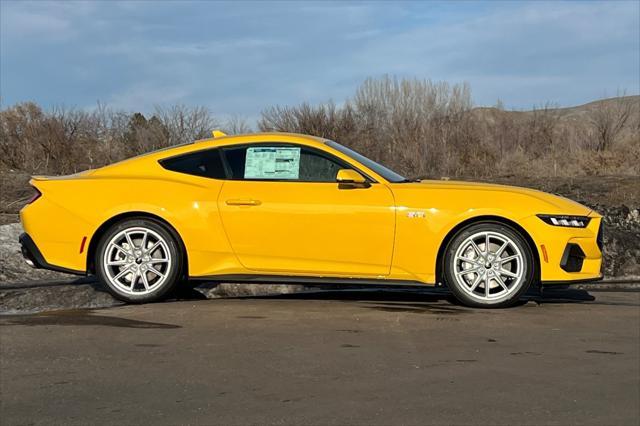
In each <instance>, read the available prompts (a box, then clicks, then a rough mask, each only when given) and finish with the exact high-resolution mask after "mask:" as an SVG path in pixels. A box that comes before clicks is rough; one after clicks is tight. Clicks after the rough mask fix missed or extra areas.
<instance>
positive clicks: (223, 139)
mask: <svg viewBox="0 0 640 426" xmlns="http://www.w3.org/2000/svg"><path fill="white" fill-rule="evenodd" d="M253 142H295V143H302V144H304V145H309V146H316V147H321V146H324V144H325V142H326V139H324V138H321V137H318V136H311V135H304V134H301V133H285V132H261V133H246V134H242V135H225V136H220V137H211V138H206V139H200V140H197V141H195V142H194V144H193V145H189V146H193V147H194V150H196V149H201V148H202V147H204V146H207V147H208V146H210V147H215V146H225V145H236V144H244V143H253Z"/></svg>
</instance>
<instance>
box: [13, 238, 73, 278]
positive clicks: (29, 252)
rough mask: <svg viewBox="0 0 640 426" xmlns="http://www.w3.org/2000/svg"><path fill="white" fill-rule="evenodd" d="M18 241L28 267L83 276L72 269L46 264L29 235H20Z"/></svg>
mask: <svg viewBox="0 0 640 426" xmlns="http://www.w3.org/2000/svg"><path fill="white" fill-rule="evenodd" d="M18 241H19V242H20V250H21V251H22V257H24V260H25V262H27V264H28V265H29V266H32V267H34V268H37V269H49V270H51V271H57V272H64V273H66V274H75V275H85V272H84V271H76V270H74V269H68V268H63V267H61V266H56V265H52V264H50V263H48V262H47V261H46V260H45V258H44V256H42V253H41V252H40V250H39V249H38V246H37V245H36V243H34V242H33V239H31V237H30V236H29V234H26V233H23V234H21V235H20V237H18Z"/></svg>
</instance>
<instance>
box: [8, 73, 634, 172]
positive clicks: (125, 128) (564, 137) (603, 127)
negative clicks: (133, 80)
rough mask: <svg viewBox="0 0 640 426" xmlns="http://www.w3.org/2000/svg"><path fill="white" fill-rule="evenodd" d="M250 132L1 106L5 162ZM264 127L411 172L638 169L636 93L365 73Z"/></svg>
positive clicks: (20, 166)
mask: <svg viewBox="0 0 640 426" xmlns="http://www.w3.org/2000/svg"><path fill="white" fill-rule="evenodd" d="M219 127H221V128H223V130H226V131H227V132H229V133H246V132H251V131H253V129H252V128H251V126H249V125H248V124H247V123H246V121H244V120H242V119H239V118H237V117H234V118H232V119H230V120H227V121H225V122H221V121H220V120H218V119H217V118H216V117H214V116H213V115H212V113H211V112H210V111H209V110H208V109H207V108H205V107H200V106H196V107H189V106H184V105H175V106H172V107H157V108H156V109H155V111H154V112H153V113H152V114H148V115H147V116H145V115H143V114H141V113H139V112H135V113H131V112H126V111H119V110H113V109H111V108H108V107H106V106H104V105H101V104H99V105H98V106H97V108H95V109H92V110H82V109H74V108H62V107H57V108H52V109H50V110H46V111H45V110H43V109H42V108H41V107H40V106H38V105H37V104H35V103H32V102H25V103H19V104H16V105H13V106H10V107H7V108H5V109H3V110H2V111H0V167H3V168H9V169H13V170H19V171H24V172H27V173H29V174H67V173H74V172H77V171H80V170H84V169H88V168H96V167H100V166H103V165H105V164H109V163H112V162H115V161H118V160H122V159H125V158H128V157H131V156H134V155H138V154H142V153H145V152H149V151H153V150H156V149H159V148H164V147H168V146H172V145H176V144H181V143H188V142H191V141H193V140H197V139H201V138H205V137H208V136H209V135H210V131H211V130H212V129H214V128H219ZM257 130H259V131H283V132H297V133H306V134H311V135H316V136H321V137H325V138H328V139H332V140H335V141H337V142H340V143H342V144H343V145H346V146H349V147H351V148H353V149H355V150H356V151H359V152H361V153H363V154H365V155H367V156H368V157H370V158H372V159H374V160H376V161H379V162H381V163H382V164H385V165H386V166H388V167H390V168H392V169H394V170H397V171H398V172H400V173H402V174H404V175H406V176H408V177H436V178H440V177H443V176H447V177H492V176H501V177H504V176H524V175H526V176H550V175H553V176H575V175H590V174H593V175H601V174H632V175H639V174H640V97H638V96H634V97H629V96H621V97H617V98H613V99H608V100H603V101H598V102H593V103H591V104H588V105H585V106H582V107H577V108H556V107H554V106H553V105H550V104H546V105H542V106H539V107H536V108H534V109H533V110H532V111H506V110H505V109H504V107H503V106H502V105H501V104H500V103H498V105H496V106H495V107H491V108H474V106H473V102H472V98H471V90H470V87H469V85H468V84H466V83H461V84H453V85H451V84H448V83H446V82H433V81H430V80H420V79H397V78H393V77H382V78H378V79H367V80H366V81H365V82H363V84H362V85H361V86H360V87H358V89H357V90H356V91H355V93H354V95H353V96H352V97H350V98H349V99H347V100H346V101H345V102H344V103H343V104H341V105H340V106H338V105H336V104H335V103H333V102H327V103H323V104H317V105H311V104H307V103H303V104H300V105H295V106H274V107H270V108H267V109H265V110H264V111H263V112H262V114H261V117H260V119H259V121H258V123H257Z"/></svg>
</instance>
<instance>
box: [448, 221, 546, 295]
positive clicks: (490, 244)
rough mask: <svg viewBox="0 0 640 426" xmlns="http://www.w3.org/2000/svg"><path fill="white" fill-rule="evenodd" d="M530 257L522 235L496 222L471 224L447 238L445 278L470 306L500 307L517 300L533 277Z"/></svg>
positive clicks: (453, 290)
mask: <svg viewBox="0 0 640 426" xmlns="http://www.w3.org/2000/svg"><path fill="white" fill-rule="evenodd" d="M532 259H533V256H532V254H531V249H530V248H529V245H528V244H527V242H526V241H525V240H524V239H523V238H522V236H521V235H520V234H519V233H518V232H517V231H515V230H514V229H512V228H510V227H508V226H506V225H503V224H499V223H493V222H487V223H477V224H474V225H471V226H469V227H467V228H465V229H463V230H462V231H460V232H459V233H458V234H456V236H455V237H454V238H453V239H452V240H451V243H450V244H449V246H448V248H447V251H446V253H445V270H444V272H445V279H446V282H447V285H448V286H449V288H450V289H451V291H452V292H453V293H454V295H455V296H456V297H457V298H458V299H459V300H460V301H461V302H463V303H465V304H467V305H471V306H482V307H503V306H508V305H511V304H513V303H515V302H517V301H518V299H519V297H520V296H521V295H522V294H523V293H524V292H525V291H526V290H527V288H528V287H529V285H530V284H531V281H532V277H533V268H534V263H533V260H532Z"/></svg>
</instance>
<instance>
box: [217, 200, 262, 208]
mask: <svg viewBox="0 0 640 426" xmlns="http://www.w3.org/2000/svg"><path fill="white" fill-rule="evenodd" d="M226 203H227V205H228V206H259V205H260V204H262V202H261V201H260V200H250V199H232V200H227V201H226Z"/></svg>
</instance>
